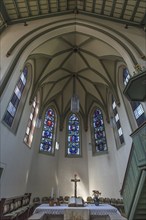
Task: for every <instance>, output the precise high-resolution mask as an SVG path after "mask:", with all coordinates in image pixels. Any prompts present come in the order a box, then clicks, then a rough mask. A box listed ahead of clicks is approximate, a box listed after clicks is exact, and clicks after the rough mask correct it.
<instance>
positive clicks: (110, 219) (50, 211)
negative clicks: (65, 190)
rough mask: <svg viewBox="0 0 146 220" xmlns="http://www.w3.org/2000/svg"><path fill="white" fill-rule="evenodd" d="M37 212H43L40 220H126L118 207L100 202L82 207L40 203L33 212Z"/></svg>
mask: <svg viewBox="0 0 146 220" xmlns="http://www.w3.org/2000/svg"><path fill="white" fill-rule="evenodd" d="M37 213H39V214H40V213H42V214H43V218H40V219H41V220H126V219H125V218H124V217H122V216H121V214H120V213H119V211H118V209H116V208H115V207H113V206H111V205H109V204H100V205H99V206H95V205H94V204H88V205H85V206H84V207H68V205H65V204H62V205H60V206H49V204H42V205H40V206H38V207H37V208H36V209H35V211H34V214H37ZM32 219H33V218H32ZM38 219H39V218H38ZM38 219H37V220H38Z"/></svg>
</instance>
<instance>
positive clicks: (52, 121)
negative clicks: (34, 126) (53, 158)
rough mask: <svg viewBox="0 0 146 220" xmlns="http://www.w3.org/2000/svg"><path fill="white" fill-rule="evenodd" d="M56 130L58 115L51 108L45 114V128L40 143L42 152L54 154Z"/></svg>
mask: <svg viewBox="0 0 146 220" xmlns="http://www.w3.org/2000/svg"><path fill="white" fill-rule="evenodd" d="M55 129H56V114H55V111H54V110H53V109H52V108H49V109H48V110H47V111H46V113H45V119H44V126H43V131H42V138H41V143H40V152H42V153H47V154H54V148H55Z"/></svg>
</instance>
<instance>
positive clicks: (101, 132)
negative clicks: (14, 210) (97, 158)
mask: <svg viewBox="0 0 146 220" xmlns="http://www.w3.org/2000/svg"><path fill="white" fill-rule="evenodd" d="M92 121H93V130H94V140H95V151H96V152H103V151H107V143H106V137H105V129H104V123H103V116H102V112H101V111H100V110H99V109H96V110H95V111H94V113H93V117H92Z"/></svg>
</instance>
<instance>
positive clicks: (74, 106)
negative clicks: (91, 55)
mask: <svg viewBox="0 0 146 220" xmlns="http://www.w3.org/2000/svg"><path fill="white" fill-rule="evenodd" d="M75 83H76V82H75V75H73V96H72V97H71V112H73V113H76V112H79V110H80V109H79V106H80V102H79V98H78V96H77V95H76V93H75V91H76V87H75V86H76V84H75Z"/></svg>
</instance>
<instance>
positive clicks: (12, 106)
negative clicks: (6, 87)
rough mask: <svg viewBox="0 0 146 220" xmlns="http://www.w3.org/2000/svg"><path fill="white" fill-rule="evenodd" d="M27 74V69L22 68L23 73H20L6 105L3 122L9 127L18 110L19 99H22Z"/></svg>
mask: <svg viewBox="0 0 146 220" xmlns="http://www.w3.org/2000/svg"><path fill="white" fill-rule="evenodd" d="M27 74H28V69H27V67H24V69H23V72H22V73H21V75H20V77H19V80H18V82H17V84H16V87H15V90H14V93H13V95H12V98H11V100H10V102H9V104H8V107H7V111H6V113H5V115H4V119H3V121H4V122H5V123H6V124H7V125H8V126H9V127H11V126H12V124H13V121H14V118H15V115H16V111H17V109H18V106H19V103H20V99H21V97H22V93H23V91H24V88H25V85H26V81H27Z"/></svg>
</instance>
